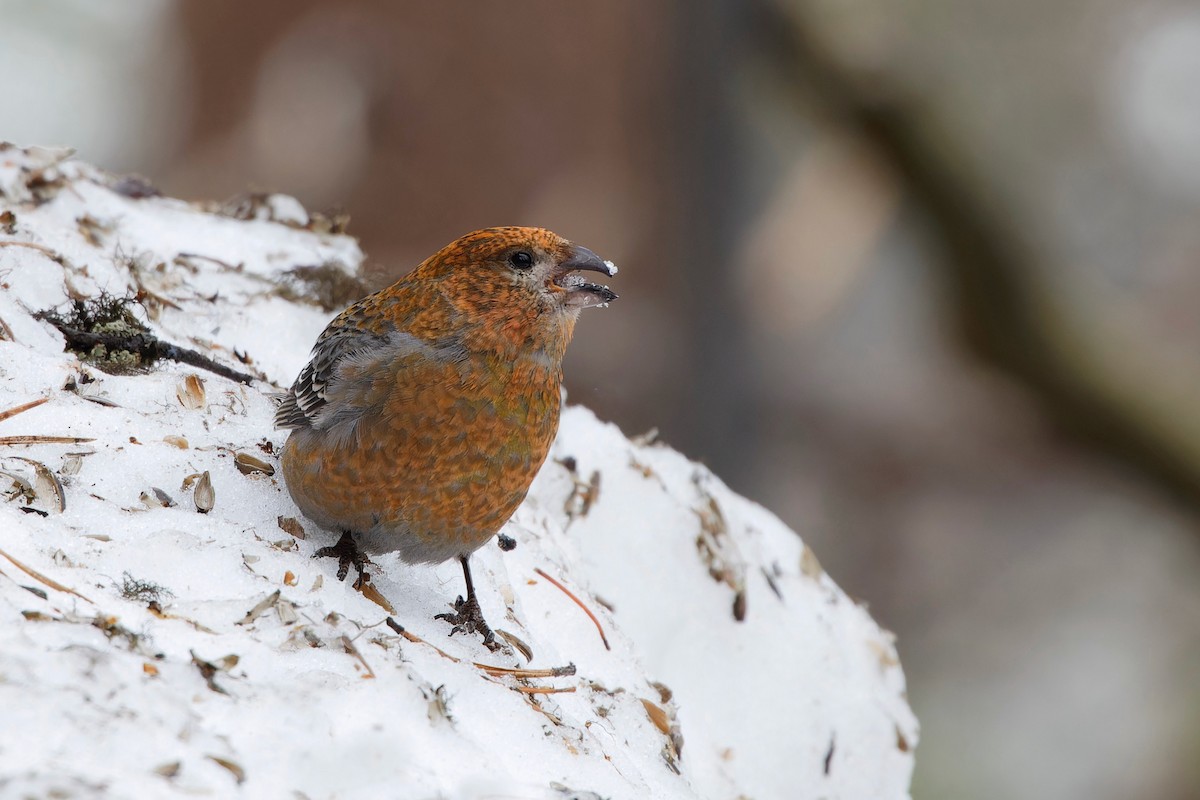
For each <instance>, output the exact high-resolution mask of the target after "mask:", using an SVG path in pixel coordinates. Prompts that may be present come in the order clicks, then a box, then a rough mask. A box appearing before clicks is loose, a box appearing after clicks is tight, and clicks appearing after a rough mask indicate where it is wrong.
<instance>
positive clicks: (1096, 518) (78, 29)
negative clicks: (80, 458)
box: [0, 0, 1200, 800]
mask: <svg viewBox="0 0 1200 800" xmlns="http://www.w3.org/2000/svg"><path fill="white" fill-rule="evenodd" d="M0 19H3V20H4V22H3V24H0V74H2V75H4V76H5V77H6V80H5V87H6V88H5V93H6V101H5V102H4V103H3V104H0V139H8V140H12V141H16V142H18V143H21V144H34V143H36V144H66V145H71V146H75V147H77V148H79V150H80V155H81V157H83V158H85V159H88V160H91V161H94V162H97V163H99V164H101V165H102V166H105V167H107V168H109V169H112V170H114V171H136V172H139V173H142V174H144V175H146V176H148V177H150V178H151V179H152V180H153V182H154V183H155V184H156V185H158V186H159V187H160V188H162V189H163V191H165V192H167V193H169V194H174V195H178V196H183V197H188V198H224V197H227V196H230V195H234V194H237V193H239V192H242V191H245V190H247V189H271V190H278V191H282V192H286V193H289V194H293V195H295V196H297V197H299V198H300V199H301V200H302V201H303V202H304V203H305V204H306V205H307V206H308V207H309V208H312V209H317V210H322V209H325V210H328V209H335V208H336V209H340V210H344V211H346V212H348V213H349V214H350V217H351V223H350V228H349V230H350V233H352V234H354V235H356V236H358V237H359V238H360V240H361V242H362V245H363V248H364V250H365V251H366V253H367V254H368V260H369V272H368V278H369V280H370V281H371V283H372V285H373V286H382V285H384V284H385V283H387V282H389V281H390V280H392V279H394V278H395V277H397V276H399V275H400V274H402V273H404V272H406V271H407V270H408V269H410V268H411V267H412V266H414V265H415V264H416V263H417V262H418V261H419V260H420V259H421V258H423V257H424V256H425V255H428V254H429V253H431V252H433V251H434V250H435V249H436V248H438V247H439V246H441V245H442V244H444V243H446V242H447V241H449V240H451V239H452V238H454V237H456V236H457V235H459V234H461V233H464V232H466V231H468V230H471V229H474V228H478V227H484V226H488V225H502V224H536V225H542V226H546V227H549V228H552V229H554V230H556V231H558V232H559V233H561V234H563V235H565V236H567V237H568V238H571V239H574V240H576V241H578V242H580V243H582V244H585V245H587V246H588V247H591V248H592V249H594V250H596V251H597V252H599V253H601V254H602V255H604V256H605V257H607V258H611V259H613V260H615V261H616V262H617V263H618V264H619V265H620V266H621V267H622V270H621V274H620V276H619V277H618V278H617V279H615V280H614V281H612V285H613V287H614V288H615V289H616V290H617V291H618V292H620V293H621V295H622V297H621V299H620V301H619V302H618V303H616V304H614V306H613V307H612V308H611V309H609V310H607V311H602V312H589V313H587V314H586V315H585V318H584V320H583V322H582V324H581V325H580V326H579V329H578V335H577V338H576V342H575V344H574V345H573V347H572V352H571V353H570V355H569V358H568V364H567V367H566V371H567V383H568V387H569V390H570V392H571V397H572V400H573V401H575V402H579V403H583V404H585V405H588V406H590V407H592V408H593V409H595V410H596V411H597V412H598V413H599V414H600V415H601V416H602V417H605V418H608V419H611V420H614V421H615V422H617V423H619V424H620V425H621V426H622V427H623V428H624V429H625V431H626V432H627V433H630V434H633V433H638V432H641V431H643V430H645V429H648V428H650V427H657V428H659V429H660V431H661V432H662V436H663V438H664V439H665V440H666V441H668V442H669V443H671V444H673V445H674V446H676V447H678V448H680V449H682V450H684V451H685V452H687V453H688V454H689V455H691V456H692V457H694V458H698V459H702V460H704V461H705V462H707V463H708V464H710V465H711V466H712V467H713V468H714V469H715V470H716V471H717V472H718V474H720V475H721V476H722V477H723V478H724V479H725V480H726V481H727V482H729V483H730V484H731V485H732V486H734V488H736V489H737V490H739V491H740V492H742V493H743V494H746V495H748V496H749V497H752V498H754V499H756V500H759V501H760V502H762V503H764V504H765V505H767V506H768V507H770V508H772V509H773V510H774V511H776V512H777V513H778V514H779V515H780V516H782V517H783V518H784V519H785V520H786V521H787V522H788V523H789V524H790V525H791V526H792V527H794V528H795V529H796V530H797V531H798V532H799V533H800V534H801V535H802V536H803V537H804V538H805V540H806V541H807V542H809V543H810V544H811V545H812V546H813V548H814V549H815V550H816V552H817V553H818V555H819V556H820V558H821V559H822V561H823V563H824V565H825V567H826V568H827V569H828V571H829V572H830V573H831V574H832V575H833V576H834V578H835V579H836V580H837V581H838V582H839V583H840V584H841V585H842V586H843V587H844V588H845V589H846V590H847V591H849V592H850V593H851V594H853V595H855V596H857V597H861V598H862V599H864V600H865V601H867V602H869V603H870V605H871V609H872V611H873V613H874V614H875V616H876V617H877V618H878V619H879V620H880V621H881V622H882V623H883V624H884V625H886V626H888V627H890V628H892V629H893V630H895V631H896V632H897V634H898V636H899V648H900V652H901V656H902V658H903V661H904V665H905V668H906V671H907V674H908V677H909V683H910V697H911V701H912V704H913V707H914V709H915V710H916V712H917V714H918V716H919V717H920V718H921V721H922V726H923V732H922V741H921V744H920V747H919V749H918V751H917V773H916V776H915V779H914V787H913V791H914V796H917V797H922V798H963V797H970V798H985V799H987V798H997V800H999V798H1010V797H1020V798H1025V799H1026V800H1034V799H1038V798H1046V799H1047V800H1049V799H1050V798H1056V799H1057V798H1067V797H1072V798H1074V797H1079V798H1100V799H1104V798H1113V800H1116V799H1117V798H1127V797H1147V798H1151V797H1153V798H1160V797H1161V798H1185V797H1196V796H1200V790H1198V789H1197V785H1198V782H1200V580H1198V577H1200V549H1198V547H1197V543H1198V539H1197V534H1198V533H1200V516H1198V514H1200V422H1198V421H1197V418H1198V417H1200V391H1198V387H1200V378H1197V375H1198V374H1200V357H1197V351H1198V347H1197V346H1198V345H1200V314H1198V313H1197V311H1196V309H1197V307H1198V305H1200V6H1197V4H1195V3H1184V2H1173V1H1171V0H1060V1H1059V2H1056V3H1049V4H1048V3H1042V2H1033V0H1012V2H1007V3H1002V4H998V3H993V2H985V0H929V1H927V2H917V1H916V0H837V2H835V1H834V0H812V1H811V2H804V3H801V2H799V0H754V1H753V2H750V1H748V2H734V0H693V1H692V2H679V1H678V0H677V1H676V2H669V1H668V0H646V2H633V1H632V0H607V2H591V1H589V2H577V3H549V2H539V3H533V2H516V3H505V4H499V3H489V4H471V5H464V4H432V3H429V4H415V3H405V4H399V3H384V2H366V0H361V1H360V0H355V1H348V2H339V3H320V2H313V1H312V0H287V2H284V1H283V0H270V1H269V2H258V3H253V4H250V3H237V2H233V1H232V0H207V2H203V3H199V2H196V3H176V2H171V1H170V0H137V2H132V1H131V2H128V3H123V4H119V5H115V6H114V5H110V4H103V5H98V4H94V3H87V2H83V1H82V0H79V1H78V2H66V0H62V1H61V2H60V1H59V0H54V2H48V1H46V0H43V2H17V1H16V0H0ZM631 557H635V555H634V554H631ZM780 691H786V687H780Z"/></svg>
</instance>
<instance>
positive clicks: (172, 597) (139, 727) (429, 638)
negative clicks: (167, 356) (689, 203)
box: [0, 145, 917, 800]
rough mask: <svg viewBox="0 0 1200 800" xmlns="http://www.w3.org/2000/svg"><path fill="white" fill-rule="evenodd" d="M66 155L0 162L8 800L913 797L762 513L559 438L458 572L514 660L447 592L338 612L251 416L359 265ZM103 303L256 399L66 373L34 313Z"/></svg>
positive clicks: (691, 475)
mask: <svg viewBox="0 0 1200 800" xmlns="http://www.w3.org/2000/svg"><path fill="white" fill-rule="evenodd" d="M68 156H69V154H68V153H66V152H62V151H51V150H45V149H35V148H30V149H20V148H16V147H12V146H5V145H0V493H2V494H0V501H3V500H7V502H0V708H2V709H3V720H4V721H3V724H0V795H3V796H21V797H24V796H36V797H43V796H55V797H72V798H91V797H106V798H125V797H128V798H144V797H176V796H178V797H184V796H189V797H190V796H196V795H203V796H210V797H245V798H273V797H281V798H282V797H287V798H310V800H321V799H322V798H359V797H364V798H365V797H406V798H408V797H412V798H433V797H446V798H459V797H462V798H483V797H487V798H499V797H505V798H508V797H513V798H518V797H519V798H558V800H566V799H567V798H575V799H576V800H589V799H591V798H622V799H623V798H712V799H713V800H717V799H718V798H720V799H722V800H724V799H725V798H729V800H733V798H737V797H754V798H758V799H759V800H762V799H763V798H901V797H907V796H908V784H909V778H910V775H911V771H912V765H913V753H912V751H913V748H914V746H915V743H916V738H917V724H916V720H915V718H914V717H913V715H912V713H911V711H910V710H909V708H908V705H907V703H906V700H905V696H904V676H903V673H902V672H901V669H900V666H899V663H898V661H897V656H896V651H895V648H894V646H893V642H892V639H891V636H890V634H888V633H887V632H885V631H882V630H880V629H879V628H878V627H877V626H876V625H875V623H874V622H873V621H872V620H871V619H870V617H869V616H868V614H867V613H866V612H865V610H864V609H862V608H861V607H859V606H858V605H856V604H855V603H854V602H853V601H851V600H850V599H849V598H848V597H847V596H846V595H845V594H844V593H843V592H842V591H841V590H840V589H838V587H837V586H836V585H835V584H834V583H833V581H832V580H831V579H830V578H829V577H828V576H826V575H825V574H824V573H823V572H822V571H821V569H820V567H819V565H818V564H817V561H816V559H815V557H814V556H813V554H812V553H811V551H809V550H807V548H805V546H804V545H803V543H802V542H801V540H800V538H799V537H798V536H796V535H795V534H794V533H792V532H791V531H789V530H788V529H787V528H786V527H784V526H783V525H782V523H780V522H779V521H778V520H777V519H776V518H775V517H773V516H772V515H771V514H769V513H768V512H767V511H765V510H763V509H762V508H760V507H758V506H756V505H754V504H752V503H750V502H748V501H746V500H744V499H742V498H740V497H738V496H736V495H734V494H733V493H732V492H730V491H729V490H728V489H727V488H726V487H725V486H724V485H723V484H722V483H721V482H720V481H719V480H718V479H717V478H715V477H714V476H713V475H712V474H711V473H709V472H708V471H707V470H706V469H705V468H703V467H700V466H698V465H696V464H694V463H691V462H689V461H687V460H686V459H685V458H683V457H682V456H680V455H679V454H678V453H675V452H674V451H672V450H670V449H669V448H666V447H663V446H659V445H656V444H654V443H652V442H644V441H643V442H640V443H634V442H631V441H630V440H628V439H626V438H625V437H624V436H623V435H622V434H621V433H620V431H618V430H617V429H616V428H615V427H613V426H611V425H607V424H604V423H602V422H599V421H598V420H596V418H595V417H594V416H593V415H592V414H591V413H590V412H588V411H586V410H584V409H581V408H570V409H569V410H568V411H566V413H565V414H564V417H563V421H562V427H561V431H560V433H559V437H558V440H557V441H556V443H555V446H554V451H553V453H552V456H551V458H550V459H549V460H548V461H547V463H546V465H545V467H544V468H543V470H542V472H541V474H540V475H539V476H538V479H537V481H536V483H535V484H534V487H533V490H532V491H531V493H530V496H529V498H528V500H527V501H526V503H525V504H524V505H523V506H522V507H521V509H520V510H519V511H518V512H517V514H516V515H515V516H514V518H513V520H512V521H510V522H509V524H508V525H507V526H506V527H505V529H504V533H505V534H507V535H509V536H511V537H512V538H514V539H515V540H516V541H517V542H518V546H517V548H516V549H515V550H514V551H512V552H501V551H500V549H499V548H496V547H491V546H489V547H485V548H484V549H483V550H481V551H480V552H479V553H478V554H477V555H476V557H475V559H474V562H473V563H474V565H475V577H476V581H477V584H478V588H479V590H480V602H481V603H482V605H483V609H484V613H485V615H486V616H487V618H488V619H489V621H490V622H491V623H492V624H493V626H495V627H497V628H501V629H504V630H505V631H506V632H507V633H508V634H509V635H510V636H511V637H513V638H511V639H510V641H512V642H513V651H512V653H511V654H507V655H506V654H492V653H490V652H488V651H487V650H486V649H485V648H483V646H482V644H481V643H480V640H479V639H478V637H473V638H463V637H461V636H455V637H452V638H448V637H447V635H446V634H447V626H446V624H445V623H443V622H440V621H436V620H434V619H433V616H434V615H435V614H437V613H439V612H443V611H446V610H448V606H447V603H448V602H449V601H452V600H453V598H454V595H456V594H457V593H458V592H459V591H461V585H460V581H461V577H460V573H459V569H458V565H457V564H455V563H449V564H443V565H440V566H438V567H435V568H430V567H421V566H408V565H405V564H403V563H401V562H400V561H399V560H398V559H396V558H395V557H394V556H381V557H378V558H377V559H376V563H377V566H376V568H375V569H374V570H373V571H372V572H373V575H374V578H375V580H374V583H373V584H372V586H373V590H372V589H368V590H367V591H366V592H365V593H364V592H360V591H356V590H355V589H354V588H353V587H352V586H351V585H350V583H349V582H339V581H338V580H336V578H335V576H334V570H335V569H336V565H335V564H334V563H333V562H332V561H330V560H327V559H317V560H314V559H313V558H312V557H311V556H312V554H313V552H314V551H315V550H316V549H317V548H318V547H321V546H323V545H326V544H329V543H331V541H332V537H331V536H330V535H329V534H327V533H325V532H322V531H319V530H317V529H316V528H315V527H314V526H313V525H312V524H311V523H309V522H307V521H306V520H304V519H302V518H301V517H300V515H299V513H298V511H297V509H296V508H295V506H294V505H293V504H292V502H291V500H290V499H289V498H288V495H287V493H286V490H285V489H284V486H283V484H282V480H281V477H280V476H279V475H278V474H277V473H275V474H271V473H272V472H273V470H274V467H275V466H276V464H277V462H276V458H275V455H274V454H275V453H277V452H278V450H279V447H280V445H281V444H282V443H283V440H284V433H283V432H279V431H274V430H272V427H271V416H272V412H273V406H272V404H271V402H270V400H269V398H268V394H269V393H270V392H271V391H273V390H274V388H273V387H272V386H271V385H270V383H269V382H274V383H275V384H279V385H283V384H287V383H288V382H290V380H291V379H292V377H294V375H295V374H296V372H297V371H298V369H299V368H300V366H301V365H302V364H303V363H304V361H305V360H306V358H307V356H308V350H309V347H310V346H311V344H312V342H313V341H314V339H315V338H316V336H317V334H318V333H319V332H320V330H321V329H322V328H323V326H324V325H325V323H326V322H327V321H328V320H329V318H330V317H331V316H332V315H333V313H334V312H335V311H336V310H337V309H336V308H335V307H333V306H335V305H336V304H337V303H338V302H341V303H344V302H346V299H344V298H343V299H340V300H339V299H338V297H337V296H338V291H335V290H336V289H337V287H338V286H339V285H340V284H341V283H345V284H347V285H349V286H351V287H352V286H353V285H354V284H353V281H354V277H353V276H354V275H355V274H356V272H357V269H358V266H359V264H360V262H361V260H362V254H361V252H360V251H359V249H358V246H357V244H356V243H355V242H354V240H352V239H350V238H348V237H346V236H343V235H339V234H337V233H334V232H331V231H333V230H336V227H337V226H336V224H334V223H331V222H330V221H328V220H323V219H321V218H319V217H310V216H309V215H308V214H307V212H305V211H304V210H303V209H302V208H300V206H299V204H298V203H296V202H295V201H294V200H292V199H291V198H286V197H282V196H279V195H272V196H258V197H249V198H245V199H243V201H242V202H240V203H236V204H232V205H226V206H224V207H215V206H214V207H200V206H197V205H193V204H188V203H184V202H181V201H178V200H172V199H168V198H163V197H160V196H158V195H157V193H156V192H155V191H154V190H153V189H152V187H150V186H149V185H147V184H146V183H145V182H143V181H140V180H138V179H131V178H116V177H113V176H110V175H107V174H105V173H103V172H101V171H99V170H97V169H95V168H93V167H90V166H88V165H86V164H82V163H78V162H74V161H71V160H69V158H68ZM330 287H333V289H330ZM343 293H344V292H343ZM102 296H107V297H115V298H124V297H136V298H137V299H138V302H135V303H130V304H127V305H124V309H125V310H126V311H128V312H129V313H130V314H131V315H132V317H133V318H136V321H139V322H141V323H142V324H143V325H144V326H145V327H146V328H147V329H148V330H149V332H150V333H151V334H153V335H154V336H157V337H158V338H159V339H161V340H163V341H165V342H169V343H170V344H172V345H176V346H179V347H183V348H188V349H189V350H193V351H196V352H198V353H200V354H202V355H204V356H207V357H209V358H211V359H213V360H214V361H216V362H219V363H220V364H222V365H224V366H225V367H227V368H231V369H233V370H237V371H239V372H246V373H249V374H251V375H253V376H255V378H257V380H255V381H254V382H253V383H249V384H247V383H239V382H237V381H234V380H231V379H229V378H225V377H219V376H217V375H216V374H213V373H210V372H208V371H206V370H203V369H199V368H197V367H195V366H189V365H187V364H184V363H179V362H177V361H174V360H159V361H157V362H156V363H154V364H153V365H151V366H149V367H148V368H142V369H133V370H132V371H129V372H127V373H126V374H110V373H108V372H102V371H100V370H99V369H97V368H96V367H94V366H92V365H91V364H89V363H85V362H84V361H82V360H81V358H80V356H78V355H76V354H75V353H74V352H71V351H69V350H64V342H65V340H64V336H63V335H62V334H61V333H60V331H59V329H58V328H56V327H55V326H54V325H52V324H51V323H50V322H49V321H47V320H46V319H45V317H44V315H43V314H39V312H45V311H48V310H49V311H54V312H57V313H58V314H59V316H60V317H66V316H68V315H69V314H70V313H71V312H72V311H73V310H74V305H73V304H74V303H75V302H76V301H80V302H83V301H89V300H95V299H97V298H101V297H102ZM110 305H111V304H110ZM115 305H117V306H118V307H120V306H121V304H119V303H117V304H115ZM322 305H323V307H322ZM608 313H620V311H619V309H614V310H613V311H612V312H608ZM586 328H587V323H586V321H584V323H583V325H582V327H581V330H580V335H583V336H586V335H587V330H586ZM92 355H97V353H95V352H93V353H92ZM264 378H265V379H266V380H265V381H264V380H262V379H264ZM38 401H42V402H40V403H39V402H38ZM30 403H36V405H32V406H30V407H29V408H28V409H26V410H23V411H20V412H19V413H15V414H10V415H7V416H4V412H6V411H9V410H12V409H15V408H17V407H19V406H22V405H25V404H30ZM27 437H33V438H32V440H31V439H30V438H27ZM45 437H63V439H62V440H61V441H47V440H46V439H45ZM30 441H32V442H33V443H30ZM197 505H199V506H201V508H207V507H211V510H209V511H208V513H198V511H197ZM555 581H557V582H558V584H561V586H559V585H557V584H556V583H555ZM565 590H569V591H570V592H572V593H574V594H575V595H576V596H577V597H578V598H579V599H580V601H581V603H582V606H584V607H586V609H588V610H590V611H591V612H592V613H594V614H595V616H596V617H597V618H598V622H599V623H600V625H602V626H603V630H604V632H605V634H606V635H607V640H608V643H609V644H610V645H611V650H608V649H606V647H605V643H604V642H603V641H602V638H601V633H600V631H599V629H598V627H597V625H594V624H593V623H592V621H591V620H589V618H588V616H587V614H586V613H585V610H584V608H582V607H581V606H580V605H577V604H576V603H575V602H574V601H573V600H572V599H571V597H569V596H568V594H567V593H566V591H565ZM385 607H387V608H386V609H385ZM389 618H391V619H392V620H393V621H394V623H395V624H393V625H389V624H388V619H389ZM522 650H527V651H528V652H527V653H522Z"/></svg>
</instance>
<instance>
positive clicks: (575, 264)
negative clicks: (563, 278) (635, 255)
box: [558, 244, 617, 278]
mask: <svg viewBox="0 0 1200 800" xmlns="http://www.w3.org/2000/svg"><path fill="white" fill-rule="evenodd" d="M558 269H559V272H560V273H565V272H582V271H590V272H602V273H604V274H605V275H607V276H608V277H610V278H611V277H612V276H613V275H616V274H617V269H616V267H614V266H613V265H611V264H609V263H608V262H607V261H605V260H604V259H602V258H600V256H598V255H596V254H595V253H593V252H592V251H591V250H588V249H587V248H586V247H580V246H579V245H577V244H573V245H571V255H570V256H568V257H567V259H566V260H565V261H563V262H562V263H561V264H559V265H558Z"/></svg>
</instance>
